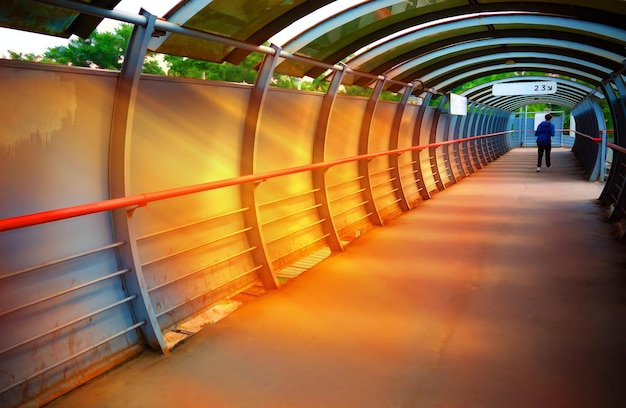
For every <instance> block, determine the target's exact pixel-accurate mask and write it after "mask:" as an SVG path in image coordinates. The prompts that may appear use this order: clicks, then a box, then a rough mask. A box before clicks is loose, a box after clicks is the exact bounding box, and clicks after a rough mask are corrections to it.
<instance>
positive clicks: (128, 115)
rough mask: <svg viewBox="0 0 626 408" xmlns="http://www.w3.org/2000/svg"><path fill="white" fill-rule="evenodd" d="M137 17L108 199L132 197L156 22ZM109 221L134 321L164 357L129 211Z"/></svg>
mask: <svg viewBox="0 0 626 408" xmlns="http://www.w3.org/2000/svg"><path fill="white" fill-rule="evenodd" d="M140 13H141V14H142V15H144V16H146V17H147V19H148V22H147V25H146V26H145V27H144V26H139V25H136V26H135V28H134V30H133V34H132V36H131V38H130V43H129V45H128V49H127V50H126V55H125V56H124V65H123V66H122V71H121V72H120V76H119V78H118V82H117V89H116V91H115V101H114V105H113V117H112V120H111V140H110V145H109V194H110V197H111V198H119V197H125V196H129V195H131V192H130V169H129V163H130V145H131V136H132V127H133V117H134V113H135V103H136V100H137V91H138V88H139V79H140V76H141V69H142V66H143V60H144V57H145V56H146V50H147V47H148V40H149V39H150V36H151V35H152V31H153V29H154V23H155V21H156V16H153V15H152V14H150V13H148V12H147V11H145V10H141V12H140ZM112 221H113V228H114V231H115V236H116V240H118V241H123V242H125V243H126V245H122V246H121V247H119V248H118V249H117V253H118V257H119V262H120V264H121V265H120V267H121V268H130V269H131V272H130V273H127V274H125V275H124V285H125V289H126V291H127V292H128V294H129V295H135V296H136V298H135V300H134V301H132V303H131V307H132V311H133V314H134V316H135V319H137V320H138V321H145V324H144V325H142V326H141V329H140V330H141V334H142V336H143V338H144V341H145V342H146V343H147V345H148V347H150V348H152V349H154V350H160V351H161V352H162V353H164V354H167V353H168V348H167V344H166V343H165V339H164V338H163V334H162V333H161V329H160V327H159V323H158V321H157V319H156V315H155V313H154V309H153V308H152V304H151V303H150V298H149V296H148V291H147V288H146V284H145V281H144V277H143V271H142V269H141V262H140V261H139V255H138V254H139V251H138V249H137V240H136V234H135V230H134V226H133V222H132V211H126V209H118V210H114V211H112Z"/></svg>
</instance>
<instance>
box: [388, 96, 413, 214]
mask: <svg viewBox="0 0 626 408" xmlns="http://www.w3.org/2000/svg"><path fill="white" fill-rule="evenodd" d="M414 88H415V84H411V85H410V86H406V87H404V92H403V94H402V98H401V99H400V103H398V105H397V106H396V112H395V114H394V116H393V122H392V124H391V135H390V136H389V150H395V149H397V148H398V146H399V139H400V127H401V126H402V116H403V115H404V111H405V108H406V105H407V104H408V102H409V99H410V98H411V94H412V93H413V89H414ZM389 167H390V168H391V169H392V170H391V173H392V174H391V177H392V179H393V188H394V189H395V190H396V198H397V199H398V200H399V201H398V205H399V206H400V209H401V210H402V211H409V210H410V209H411V205H410V204H409V200H408V199H407V196H406V192H405V191H404V187H403V186H402V174H401V173H400V155H397V154H392V155H390V156H389Z"/></svg>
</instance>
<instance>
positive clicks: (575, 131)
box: [559, 129, 602, 142]
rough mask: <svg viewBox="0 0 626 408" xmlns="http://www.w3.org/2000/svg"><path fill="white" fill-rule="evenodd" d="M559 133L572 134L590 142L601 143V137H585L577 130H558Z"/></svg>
mask: <svg viewBox="0 0 626 408" xmlns="http://www.w3.org/2000/svg"><path fill="white" fill-rule="evenodd" d="M559 132H574V133H576V134H577V135H580V136H582V137H586V138H587V139H590V140H591V141H592V142H601V141H602V138H601V137H593V136H589V135H586V134H584V133H581V132H579V131H577V130H573V129H562V130H559Z"/></svg>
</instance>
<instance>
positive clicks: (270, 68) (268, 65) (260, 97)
mask: <svg viewBox="0 0 626 408" xmlns="http://www.w3.org/2000/svg"><path fill="white" fill-rule="evenodd" d="M272 48H273V49H274V54H266V55H265V58H264V59H263V63H262V64H261V67H260V69H259V73H258V74H257V78H256V81H255V83H254V87H253V88H252V92H251V93H250V100H249V101H248V109H247V111H246V117H245V122H244V128H243V137H242V142H241V143H242V146H241V167H240V169H241V170H240V171H241V175H242V176H248V175H251V174H254V167H255V166H254V163H255V159H256V157H255V156H256V144H257V134H258V128H259V123H260V120H261V115H262V113H263V105H264V102H265V97H266V95H267V89H268V88H269V84H270V80H271V79H272V73H273V72H274V68H275V67H276V63H277V61H278V55H279V54H280V47H277V46H275V45H272ZM255 190H256V184H252V183H245V184H242V185H241V187H240V190H239V191H240V194H241V205H242V206H243V207H248V208H250V210H249V211H246V212H244V221H245V223H246V225H247V226H249V227H252V229H251V230H250V231H248V232H247V237H248V242H249V244H250V246H252V247H254V248H255V250H254V251H252V258H253V259H254V262H255V264H256V265H257V266H261V268H260V269H259V270H258V272H257V274H258V277H259V280H261V283H262V284H263V287H264V288H265V289H267V290H271V289H277V288H278V280H277V279H276V276H275V275H274V271H273V266H272V262H271V260H270V258H269V254H268V251H267V247H266V245H265V240H264V239H263V231H262V227H261V223H260V221H259V220H260V217H259V206H258V203H257V199H256V191H255Z"/></svg>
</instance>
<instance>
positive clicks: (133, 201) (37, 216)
mask: <svg viewBox="0 0 626 408" xmlns="http://www.w3.org/2000/svg"><path fill="white" fill-rule="evenodd" d="M506 133H510V132H497V133H489V134H485V135H480V136H473V137H468V138H465V139H456V140H449V141H445V142H439V143H430V144H427V145H420V146H411V147H406V148H402V149H395V150H388V151H385V152H377V153H368V154H362V155H359V156H352V157H346V158H343V159H338V160H333V161H328V162H323V163H314V164H307V165H304V166H297V167H289V168H286V169H281V170H274V171H268V172H265V173H259V174H251V175H248V176H240V177H234V178H229V179H225V180H218V181H211V182H208V183H202V184H194V185H192V186H186V187H179V188H173V189H169V190H162V191H156V192H152V193H145V194H138V195H134V196H129V197H121V198H113V199H110V200H104V201H98V202H95V203H89V204H81V205H76V206H73V207H66V208H61V209H56V210H50V211H44V212H39V213H33V214H26V215H20V216H17V217H11V218H5V219H2V220H0V232H2V231H9V230H13V229H18V228H24V227H30V226H33V225H39V224H45V223H48V222H52V221H59V220H63V219H67V218H73V217H79V216H82V215H88V214H94V213H98V212H103V211H111V210H116V209H119V208H127V207H144V206H146V205H148V203H149V202H152V201H160V200H165V199H168V198H174V197H180V196H184V195H189V194H194V193H200V192H203V191H209V190H215V189H218V188H223V187H230V186H235V185H239V184H244V183H254V182H262V181H265V180H267V179H271V178H275V177H280V176H286V175H289V174H295V173H301V172H304V171H311V170H317V169H324V168H330V167H333V166H336V165H339V164H345V163H350V162H354V161H359V160H371V159H374V158H376V157H379V156H388V155H392V154H402V153H404V152H408V151H413V150H424V149H428V148H430V147H439V146H444V145H450V144H454V143H461V142H466V141H469V140H474V139H481V138H486V137H493V136H499V135H502V134H506Z"/></svg>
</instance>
